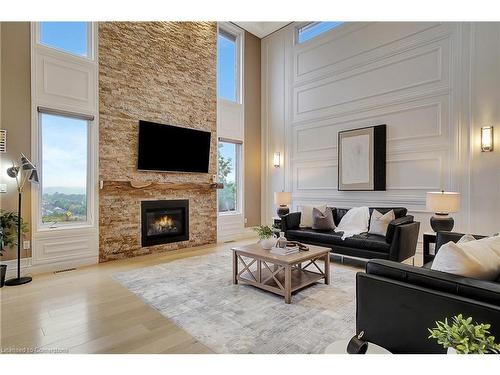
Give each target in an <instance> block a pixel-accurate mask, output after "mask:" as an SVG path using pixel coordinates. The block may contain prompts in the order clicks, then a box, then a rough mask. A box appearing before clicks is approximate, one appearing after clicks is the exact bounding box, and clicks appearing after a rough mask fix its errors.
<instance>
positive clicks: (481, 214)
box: [262, 22, 500, 234]
mask: <svg viewBox="0 0 500 375" xmlns="http://www.w3.org/2000/svg"><path fill="white" fill-rule="evenodd" d="M499 25H500V24H498V23H489V24H488V23H477V24H476V23H473V24H471V23H423V22H422V23H384V22H381V23H364V22H363V23H347V24H344V25H342V26H341V27H339V28H337V29H334V30H331V31H329V32H326V33H324V34H322V35H321V36H319V37H317V38H314V39H312V40H310V41H308V42H306V43H303V44H295V43H294V34H295V27H296V25H293V24H292V25H290V26H288V27H286V28H284V29H282V30H280V31H279V32H276V33H274V34H272V35H270V36H269V37H266V38H264V39H263V41H262V128H263V134H262V140H263V143H262V144H263V148H264V151H263V160H264V166H263V183H262V189H263V194H262V197H263V198H262V200H263V201H262V221H263V222H270V219H271V217H272V216H273V215H274V212H275V207H274V205H273V201H272V199H273V192H274V191H280V190H282V189H284V190H287V191H291V192H292V193H293V206H294V207H296V206H297V205H298V204H301V203H306V202H309V203H312V202H318V203H319V202H325V203H328V204H331V205H333V206H337V207H352V206H355V205H362V204H365V205H369V206H404V207H407V208H408V209H409V211H410V214H412V215H415V217H416V220H418V221H420V222H421V230H422V231H429V230H430V226H429V217H430V215H429V214H428V213H426V212H425V193H426V192H427V191H431V190H440V189H445V190H451V191H459V192H461V193H462V194H463V198H462V210H461V212H460V213H456V214H454V215H453V216H454V218H455V229H456V230H460V231H469V230H470V231H473V232H477V233H483V234H489V233H493V232H495V231H499V230H500V190H499V189H500V188H499V186H500V146H499V142H498V139H499V138H500V113H499V109H498V103H499V92H500V67H499V61H500V60H499V53H500V42H499V38H500V26H499ZM379 124H387V130H388V136H387V137H388V141H387V191H385V192H340V191H337V144H336V143H337V133H338V131H340V130H345V129H352V128H359V127H363V126H371V125H379ZM484 125H494V126H495V127H496V129H495V130H496V131H497V137H496V145H495V147H496V150H495V152H493V153H489V154H488V153H481V152H480V150H479V148H478V147H479V146H478V140H479V131H480V127H481V126H484ZM273 152H280V153H281V154H282V155H284V160H283V165H282V167H281V168H279V169H276V168H274V167H273V166H272V154H273Z"/></svg>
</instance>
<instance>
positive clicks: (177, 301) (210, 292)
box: [113, 249, 358, 354]
mask: <svg viewBox="0 0 500 375" xmlns="http://www.w3.org/2000/svg"><path fill="white" fill-rule="evenodd" d="M231 256H232V254H231V251H230V250H229V249H227V250H221V251H218V252H216V253H212V254H209V255H203V256H196V257H191V258H185V259H181V260H176V261H173V262H169V263H164V264H159V265H155V266H152V267H146V268H140V269H136V270H132V271H127V272H121V273H117V274H114V275H113V277H114V278H115V279H116V280H117V281H118V282H120V283H121V284H122V285H123V286H125V287H126V288H127V289H129V290H130V291H131V292H133V293H134V294H136V295H137V296H139V297H140V298H142V299H143V300H144V301H145V302H146V303H147V304H149V305H151V306H152V307H153V308H155V309H156V310H158V311H159V312H160V313H161V314H162V315H164V316H165V317H167V318H169V319H170V320H172V321H173V322H174V323H175V324H177V325H179V326H180V327H182V328H183V329H184V330H186V331H187V332H189V333H190V334H191V335H192V336H193V337H195V338H196V339H197V340H198V341H200V342H201V343H203V344H204V345H206V346H208V347H209V348H210V349H212V350H213V351H215V352H216V353H262V354H265V353H269V354H275V353H322V352H323V351H324V349H325V348H326V346H328V345H329V344H330V343H332V342H334V341H337V340H340V339H346V338H349V337H352V336H353V334H354V333H355V275H356V272H357V271H358V270H357V269H356V268H352V267H348V266H343V265H340V264H337V263H332V265H331V275H332V277H331V283H330V285H325V284H322V283H318V284H315V285H314V286H311V287H309V288H306V289H303V290H302V291H299V292H298V293H295V294H293V296H292V304H289V305H287V304H285V302H284V299H283V298H282V297H280V296H277V295H274V294H272V293H268V292H265V291H261V290H259V289H256V288H254V287H252V286H248V285H233V284H232V277H231V271H232V258H231Z"/></svg>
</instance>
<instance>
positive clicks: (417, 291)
mask: <svg viewBox="0 0 500 375" xmlns="http://www.w3.org/2000/svg"><path fill="white" fill-rule="evenodd" d="M462 235H463V234H461V233H451V232H439V233H438V234H437V238H436V249H437V250H439V247H440V246H441V245H443V244H444V243H447V242H448V241H454V242H456V241H458V240H459V239H460V238H461V236H462ZM480 237H482V236H477V237H476V238H480ZM458 314H462V315H464V316H465V317H469V316H471V317H472V318H473V319H474V320H475V321H477V322H480V323H490V324H491V325H492V327H491V330H490V331H491V333H492V335H494V336H495V337H496V338H497V341H498V340H499V339H500V277H499V279H498V280H496V281H495V282H491V281H482V280H476V279H471V278H467V277H462V276H457V275H453V274H449V273H445V272H439V271H434V270H431V269H429V268H425V267H423V268H419V267H413V266H409V265H406V264H400V263H396V262H391V261H387V260H372V261H369V262H368V263H367V264H366V272H359V273H358V274H357V276H356V331H357V333H359V332H361V331H364V332H365V333H364V336H363V339H365V340H367V341H369V342H373V343H375V344H378V345H380V346H382V347H384V348H386V349H388V350H389V351H391V352H392V353H428V354H432V353H445V352H446V351H445V349H443V348H442V346H440V345H438V344H437V342H436V340H430V339H428V336H429V333H428V331H427V329H428V328H432V327H434V326H435V322H436V321H438V320H440V321H442V320H444V318H448V319H449V318H451V317H452V316H454V315H458Z"/></svg>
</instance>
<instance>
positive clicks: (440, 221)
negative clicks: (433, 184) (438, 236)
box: [426, 190, 460, 232]
mask: <svg viewBox="0 0 500 375" xmlns="http://www.w3.org/2000/svg"><path fill="white" fill-rule="evenodd" d="M426 208H427V211H430V212H434V216H432V217H431V228H432V230H433V231H434V232H440V231H444V232H449V231H451V230H452V229H453V224H454V220H453V218H452V217H451V216H449V214H450V213H451V212H458V211H459V210H460V193H454V192H448V191H444V190H442V191H436V192H428V193H427V199H426Z"/></svg>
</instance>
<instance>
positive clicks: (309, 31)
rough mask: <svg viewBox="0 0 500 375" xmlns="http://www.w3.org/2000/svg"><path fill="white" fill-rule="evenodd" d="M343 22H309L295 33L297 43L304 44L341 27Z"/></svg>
mask: <svg viewBox="0 0 500 375" xmlns="http://www.w3.org/2000/svg"><path fill="white" fill-rule="evenodd" d="M342 24H343V22H311V23H309V24H307V25H305V26H302V27H300V28H299V29H298V31H297V42H298V43H304V42H306V41H308V40H310V39H313V38H315V37H317V36H318V35H320V34H323V33H324V32H326V31H328V30H331V29H334V28H336V27H339V26H340V25H342Z"/></svg>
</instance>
